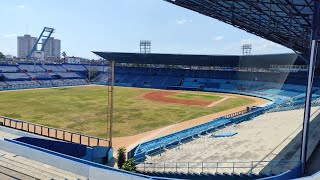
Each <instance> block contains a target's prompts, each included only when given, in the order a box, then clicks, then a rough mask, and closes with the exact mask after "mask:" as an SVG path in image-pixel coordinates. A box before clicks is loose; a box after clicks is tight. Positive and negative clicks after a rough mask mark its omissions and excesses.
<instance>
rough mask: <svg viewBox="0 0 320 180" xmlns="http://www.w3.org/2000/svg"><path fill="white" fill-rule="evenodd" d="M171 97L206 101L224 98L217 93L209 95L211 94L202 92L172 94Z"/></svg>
mask: <svg viewBox="0 0 320 180" xmlns="http://www.w3.org/2000/svg"><path fill="white" fill-rule="evenodd" d="M171 97H174V98H178V99H189V100H195V99H196V100H204V101H219V100H220V99H223V97H221V96H217V95H209V94H202V93H197V94H195V93H179V94H174V95H171Z"/></svg>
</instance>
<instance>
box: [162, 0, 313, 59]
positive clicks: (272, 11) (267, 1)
mask: <svg viewBox="0 0 320 180" xmlns="http://www.w3.org/2000/svg"><path fill="white" fill-rule="evenodd" d="M165 1H167V2H170V3H173V4H175V5H178V6H181V7H184V8H187V9H190V10H192V11H196V12H198V13H201V14H204V15H206V16H209V17H212V18H215V19H217V20H220V21H223V22H225V23H228V24H231V25H233V26H235V27H237V28H240V29H243V30H245V31H247V32H249V33H253V34H256V35H258V36H260V37H263V38H265V39H268V40H270V41H273V42H275V43H279V44H281V45H283V46H286V47H288V48H290V49H293V50H295V51H297V52H301V53H308V50H309V47H310V38H311V37H310V36H311V26H312V18H313V10H314V0H165Z"/></svg>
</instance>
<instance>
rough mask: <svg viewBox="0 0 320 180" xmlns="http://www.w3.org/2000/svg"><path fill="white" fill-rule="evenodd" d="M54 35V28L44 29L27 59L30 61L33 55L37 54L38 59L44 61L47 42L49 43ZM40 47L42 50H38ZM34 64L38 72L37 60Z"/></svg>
mask: <svg viewBox="0 0 320 180" xmlns="http://www.w3.org/2000/svg"><path fill="white" fill-rule="evenodd" d="M52 33H54V29H53V28H49V27H44V28H43V30H42V32H41V34H40V36H39V37H38V39H37V41H36V42H35V43H34V45H33V48H32V49H31V51H30V52H29V54H28V56H27V59H30V58H31V56H32V54H33V53H35V55H36V58H39V57H40V58H41V60H44V55H43V54H44V48H45V46H46V44H47V42H48V41H49V38H50V37H51V35H52ZM41 39H43V40H44V41H40V40H41ZM38 45H41V48H40V49H39V50H38ZM33 64H34V70H36V60H35V59H34V60H33Z"/></svg>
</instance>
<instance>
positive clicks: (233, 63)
mask: <svg viewBox="0 0 320 180" xmlns="http://www.w3.org/2000/svg"><path fill="white" fill-rule="evenodd" d="M93 53H95V54H97V55H98V56H100V57H102V58H104V59H106V60H110V61H111V60H114V61H115V62H116V63H128V64H162V65H184V66H228V67H237V66H241V65H245V66H247V67H251V66H252V67H269V66H270V64H273V65H277V64H278V65H285V64H293V63H294V62H295V61H296V59H297V55H296V54H271V55H254V56H227V55H226V56H225V55H190V54H157V53H150V54H142V53H122V52H93ZM257 60H259V61H257ZM266 61H267V62H268V63H266ZM295 63H296V64H304V61H303V60H301V59H298V61H296V62H295Z"/></svg>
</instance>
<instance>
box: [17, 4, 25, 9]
mask: <svg viewBox="0 0 320 180" xmlns="http://www.w3.org/2000/svg"><path fill="white" fill-rule="evenodd" d="M16 7H17V8H20V9H24V5H18V6H16Z"/></svg>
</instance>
